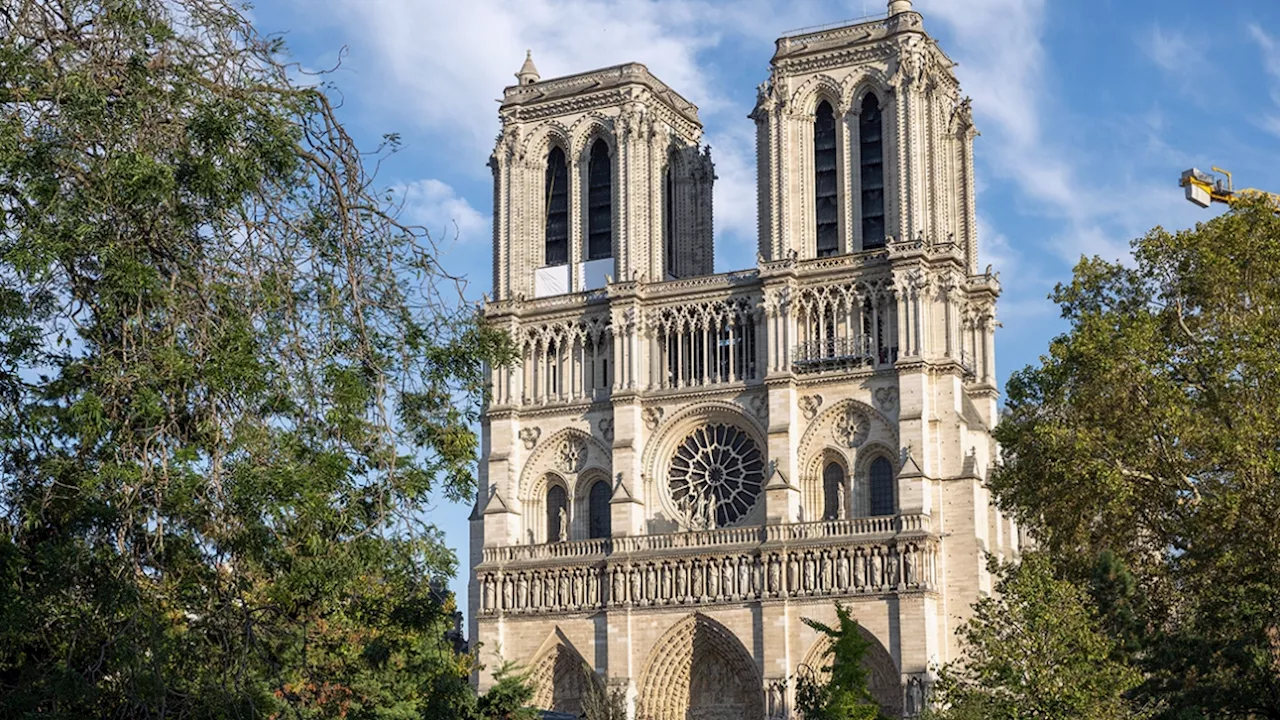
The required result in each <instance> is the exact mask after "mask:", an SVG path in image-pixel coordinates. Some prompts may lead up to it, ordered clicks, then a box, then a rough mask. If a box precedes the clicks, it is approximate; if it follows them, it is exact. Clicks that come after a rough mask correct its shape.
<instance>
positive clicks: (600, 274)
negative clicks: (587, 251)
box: [578, 258, 613, 290]
mask: <svg viewBox="0 0 1280 720" xmlns="http://www.w3.org/2000/svg"><path fill="white" fill-rule="evenodd" d="M578 265H579V267H580V269H581V270H582V282H583V285H582V289H583V290H599V289H600V288H602V287H604V286H605V285H608V284H609V277H608V276H610V275H612V274H613V258H604V259H603V260H589V261H587V262H584V263H579V264H578Z"/></svg>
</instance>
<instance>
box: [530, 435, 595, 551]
mask: <svg viewBox="0 0 1280 720" xmlns="http://www.w3.org/2000/svg"><path fill="white" fill-rule="evenodd" d="M612 466H613V454H612V452H611V451H610V450H609V449H608V448H606V447H605V446H604V444H603V443H601V442H600V441H599V440H597V439H596V438H594V437H592V436H591V435H589V434H588V433H587V432H585V431H583V430H578V429H577V428H564V429H562V430H560V431H559V432H556V433H553V434H552V435H551V437H548V438H546V439H545V440H541V441H540V442H538V445H537V447H536V448H535V449H534V451H533V453H532V454H530V455H529V459H528V460H526V461H525V463H524V468H523V469H522V470H521V472H520V486H519V497H520V509H521V515H522V517H523V524H524V536H525V538H526V539H528V540H529V542H530V543H531V544H533V543H537V542H547V541H549V540H550V538H545V537H543V535H544V528H543V527H542V525H543V522H542V520H543V518H542V509H543V497H544V496H545V495H546V492H547V487H548V481H547V478H548V477H556V478H560V479H561V480H562V481H563V482H564V485H565V490H566V491H567V493H568V496H569V505H570V508H571V509H570V512H571V513H572V512H573V510H572V508H573V506H574V505H575V503H574V500H573V498H574V497H575V496H576V490H577V488H578V487H579V482H580V480H581V479H582V477H583V476H584V475H587V474H590V473H599V474H601V475H603V476H604V477H606V478H608V477H610V475H611V474H612V473H611V470H610V469H611V468H612ZM569 520H570V527H571V528H576V527H577V523H576V521H575V520H574V518H573V517H572V516H571V517H570V519H569ZM571 536H572V537H573V539H577V537H576V536H577V534H576V533H573V532H571Z"/></svg>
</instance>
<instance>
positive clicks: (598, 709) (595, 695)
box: [582, 663, 627, 720]
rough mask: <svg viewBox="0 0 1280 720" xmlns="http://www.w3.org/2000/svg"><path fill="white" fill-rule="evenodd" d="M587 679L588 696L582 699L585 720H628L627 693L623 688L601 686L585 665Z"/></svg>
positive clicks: (592, 671)
mask: <svg viewBox="0 0 1280 720" xmlns="http://www.w3.org/2000/svg"><path fill="white" fill-rule="evenodd" d="M582 674H583V675H584V676H585V677H586V680H587V682H586V687H587V693H586V696H585V697H583V698H582V717H583V720H627V692H626V690H625V689H624V688H621V687H612V688H606V687H604V686H602V685H601V683H600V679H599V677H597V676H596V673H595V671H594V670H592V669H591V666H590V665H587V664H586V663H583V665H582Z"/></svg>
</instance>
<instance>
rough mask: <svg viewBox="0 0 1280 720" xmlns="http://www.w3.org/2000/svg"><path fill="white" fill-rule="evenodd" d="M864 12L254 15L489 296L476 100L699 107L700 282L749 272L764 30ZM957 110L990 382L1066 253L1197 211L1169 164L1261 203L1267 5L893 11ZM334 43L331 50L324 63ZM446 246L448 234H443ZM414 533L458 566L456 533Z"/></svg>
mask: <svg viewBox="0 0 1280 720" xmlns="http://www.w3.org/2000/svg"><path fill="white" fill-rule="evenodd" d="M884 6H885V2H884V0H865V2H864V0H841V1H838V2H837V1H825V2H819V1H816V0H813V1H811V0H791V1H788V2H778V1H776V0H730V1H726V2H722V1H719V0H657V1H654V0H449V1H446V0H260V1H259V2H257V3H255V7H254V9H253V15H254V17H255V19H256V21H257V24H258V26H259V28H260V29H261V30H263V31H265V32H282V33H285V37H286V40H287V42H288V44H289V48H290V50H291V52H292V54H293V56H294V57H295V58H296V59H297V60H298V62H300V63H301V64H302V65H303V66H304V67H307V68H313V69H321V68H330V67H333V66H335V65H337V64H338V62H339V59H341V63H340V67H339V68H338V69H337V70H336V72H334V73H333V74H332V75H331V76H330V79H331V80H332V81H333V82H336V83H337V84H338V86H339V87H340V89H341V91H342V93H343V96H344V99H345V103H344V107H343V115H344V118H345V121H346V122H347V123H348V125H349V129H350V130H352V131H353V132H354V133H355V134H356V136H357V137H358V138H363V139H364V140H365V144H366V145H368V146H369V147H373V146H374V145H376V143H377V141H378V139H379V138H380V137H381V136H382V135H383V134H384V133H388V132H397V133H399V134H400V135H401V138H402V141H403V150H402V151H401V152H400V153H399V154H397V155H396V156H395V157H393V158H392V159H391V160H390V161H389V162H387V163H385V164H384V165H383V168H382V170H381V175H380V178H381V180H382V182H383V183H384V184H385V185H387V186H389V187H395V188H398V189H399V191H400V192H401V195H402V197H403V199H404V201H405V213H406V215H407V218H408V219H409V220H411V221H414V222H418V223H422V224H424V225H426V226H428V227H429V228H432V229H433V230H434V231H436V233H437V236H438V237H441V236H442V237H448V238H453V240H452V242H450V243H448V244H447V246H448V248H449V249H448V251H447V254H446V256H445V257H444V262H445V264H446V266H448V267H449V268H450V269H451V270H452V271H453V272H458V273H466V274H468V275H469V276H470V277H471V280H472V284H471V294H472V295H473V296H474V297H476V298H478V297H479V296H480V293H482V292H484V291H486V290H488V286H489V282H490V270H489V267H490V265H489V263H490V253H491V235H490V229H489V227H490V226H489V217H490V213H491V207H490V204H491V192H492V190H491V175H490V173H489V170H488V168H486V167H485V162H486V160H487V159H488V156H489V152H490V150H491V149H492V145H493V140H494V137H495V135H496V134H497V132H498V123H497V108H498V105H497V103H496V102H495V99H496V98H499V97H501V95H502V89H503V87H505V86H506V85H509V84H512V83H513V82H514V77H513V73H515V71H516V70H517V69H518V68H519V67H520V64H521V62H522V61H523V60H524V52H525V50H526V49H532V50H533V57H534V60H535V62H536V63H537V66H538V69H539V71H540V72H541V74H542V77H543V78H549V77H554V76H558V75H566V74H570V73H576V72H581V71H584V70H590V69H593V68H597V67H603V66H607V65H613V64H617V63H621V62H630V61H638V62H642V63H645V64H646V65H648V67H649V69H650V70H652V71H653V72H654V73H655V74H656V75H657V76H658V77H660V78H662V79H663V80H664V81H665V82H667V83H668V84H670V85H671V86H672V87H674V88H675V89H676V90H677V91H679V92H680V93H681V94H683V95H684V96H685V97H687V98H689V99H690V100H692V101H693V102H694V103H696V104H697V105H698V106H699V108H700V114H701V117H702V120H703V123H704V125H705V126H706V142H708V143H709V144H710V145H711V146H712V148H713V150H712V156H713V159H714V160H715V162H716V170H717V175H718V178H719V179H718V181H717V183H716V196H715V204H716V207H715V214H716V218H715V221H716V268H717V270H720V271H724V270H732V269H737V268H744V267H749V266H751V265H752V264H753V263H754V258H755V243H756V237H755V197H756V194H755V157H754V152H755V150H754V128H753V125H752V123H751V121H750V120H748V119H747V117H746V116H747V113H748V112H750V110H751V106H752V104H753V102H754V99H755V87H756V86H757V85H758V84H759V83H760V82H762V81H763V80H764V79H765V78H766V76H767V74H768V63H769V57H770V56H771V55H772V52H773V40H774V39H775V38H776V37H777V36H778V35H780V34H782V33H784V32H785V31H788V30H792V29H796V28H800V27H806V26H810V25H816V24H821V23H828V22H834V21H840V20H845V19H849V18H855V17H862V16H865V15H869V14H876V13H882V12H883V11H884ZM915 7H916V9H917V10H918V11H920V12H921V13H923V14H924V17H925V27H926V28H927V29H928V30H929V31H930V32H932V33H933V34H934V35H935V36H936V37H937V38H938V39H939V40H940V41H941V43H942V46H943V48H944V49H945V50H946V51H947V52H948V54H950V55H951V57H952V58H953V59H955V60H957V61H958V62H959V67H958V68H957V73H958V74H959V76H960V80H961V83H962V85H963V88H964V92H965V93H966V94H968V95H970V96H972V97H973V100H974V110H975V115H976V118H977V123H978V127H979V130H981V131H982V137H980V138H979V139H978V140H977V150H976V154H977V158H978V161H977V173H978V178H979V184H980V192H979V196H978V214H979V219H980V222H981V237H980V243H981V249H980V252H981V253H982V260H981V262H982V263H983V264H984V265H985V264H986V263H988V262H990V263H994V264H995V266H996V269H997V270H999V271H1001V272H1002V280H1003V283H1004V288H1005V295H1004V297H1003V298H1002V300H1001V304H1000V317H1001V320H1002V322H1003V329H1002V330H1001V331H1000V332H999V334H998V335H997V364H998V366H999V368H1000V379H1001V383H1002V384H1003V382H1004V381H1005V380H1006V379H1007V377H1008V374H1009V372H1010V371H1012V370H1016V369H1018V368H1021V367H1023V366H1025V365H1027V364H1029V363H1033V362H1035V361H1036V359H1037V357H1038V356H1039V355H1040V354H1041V353H1042V352H1044V350H1045V348H1046V347H1047V344H1048V342H1049V340H1050V339H1051V338H1052V337H1053V336H1054V335H1055V334H1057V333H1058V332H1060V331H1061V330H1062V329H1063V324H1062V322H1061V321H1060V319H1059V317H1058V314H1057V312H1056V309H1055V307H1054V306H1053V305H1052V304H1051V303H1050V302H1049V301H1048V300H1047V299H1046V295H1047V294H1048V293H1049V292H1050V290H1051V289H1052V287H1053V285H1054V284H1055V283H1057V282H1061V281H1065V280H1067V279H1069V278H1070V274H1071V267H1072V265H1073V264H1074V262H1075V261H1076V260H1078V259H1079V257H1080V255H1081V254H1090V255H1093V254H1098V255H1103V256H1105V257H1108V258H1120V257H1123V256H1125V255H1126V254H1127V248H1128V243H1129V241H1130V240H1131V239H1133V238H1134V237H1137V236H1139V235H1141V234H1143V233H1144V232H1145V231H1146V230H1147V229H1149V228H1150V227H1152V226H1155V225H1164V226H1165V227H1167V228H1183V227H1189V226H1191V225H1193V224H1194V223H1195V222H1197V221H1199V220H1205V219H1207V218H1209V217H1210V216H1211V212H1210V211H1207V210H1201V209H1199V208H1196V207H1195V206H1192V205H1190V204H1189V203H1187V202H1186V201H1185V200H1183V198H1182V192H1181V190H1180V189H1179V188H1178V187H1177V180H1178V176H1179V174H1180V173H1181V171H1182V170H1184V169H1186V168H1189V167H1192V166H1195V167H1199V168H1201V169H1206V170H1207V169H1208V168H1209V166H1211V165H1215V164H1216V165H1218V166H1220V167H1224V168H1227V169H1229V170H1232V171H1233V172H1234V173H1235V177H1236V180H1237V184H1238V185H1239V186H1253V187H1259V188H1262V189H1270V190H1272V191H1274V192H1280V0H1231V1H1230V2H1228V1H1227V0H1134V1H1128V2H1126V1H1121V0H915ZM343 48H345V53H343V52H342V51H343ZM455 235H456V237H455ZM468 510H469V508H464V507H455V506H450V505H448V504H444V503H442V504H441V505H440V506H438V507H437V508H436V509H435V510H434V511H433V519H435V520H436V521H437V522H438V523H439V525H440V526H441V527H442V528H443V529H444V531H445V533H446V537H447V538H448V540H449V542H450V544H451V545H453V546H454V547H455V548H456V549H457V550H458V553H459V557H460V559H461V560H462V564H463V566H464V567H461V568H460V573H459V576H458V578H457V579H456V580H455V582H454V588H455V590H457V591H458V592H459V595H460V596H461V597H465V587H466V569H465V558H466V554H467V551H466V544H467V528H466V515H467V512H468Z"/></svg>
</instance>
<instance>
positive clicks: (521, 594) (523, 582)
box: [516, 573, 529, 610]
mask: <svg viewBox="0 0 1280 720" xmlns="http://www.w3.org/2000/svg"><path fill="white" fill-rule="evenodd" d="M516 607H517V608H519V609H521V610H523V609H525V608H527V607H529V579H528V578H527V577H525V575H524V573H520V581H519V584H518V585H517V587H516Z"/></svg>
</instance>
